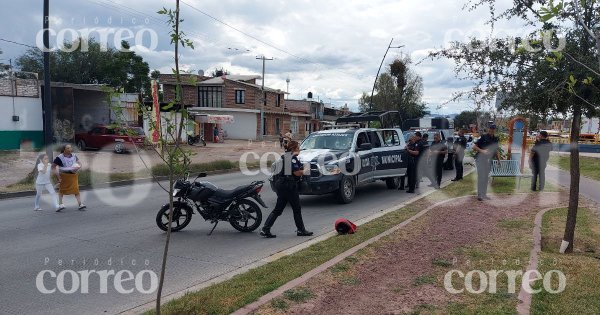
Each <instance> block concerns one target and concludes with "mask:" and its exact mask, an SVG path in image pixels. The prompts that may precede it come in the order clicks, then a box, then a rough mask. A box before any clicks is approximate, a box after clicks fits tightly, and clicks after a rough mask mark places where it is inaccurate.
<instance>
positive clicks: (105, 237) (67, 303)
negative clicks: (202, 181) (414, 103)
mask: <svg viewBox="0 0 600 315" xmlns="http://www.w3.org/2000/svg"><path fill="white" fill-rule="evenodd" d="M453 175H454V171H447V172H446V173H445V175H444V176H445V180H448V179H450V178H452V177H453ZM264 177H265V176H264V175H260V176H255V177H246V176H242V175H241V174H239V173H235V174H226V175H219V176H214V177H211V178H208V179H207V180H210V181H212V182H214V183H215V184H217V185H219V186H220V187H222V188H233V187H235V186H237V185H242V184H247V183H250V182H251V181H252V180H256V179H264ZM426 182H427V180H425V181H424V182H423V183H426ZM422 186H425V185H424V184H422ZM133 189H135V190H137V191H139V192H138V193H135V194H132V195H133V196H134V197H136V198H129V199H128V198H127V196H129V195H130V193H131V192H132V190H133ZM422 191H425V190H423V189H422ZM262 196H263V199H264V200H265V202H266V203H267V205H268V206H269V207H270V209H264V210H263V213H265V217H266V214H268V212H269V211H270V210H271V209H272V207H273V206H274V204H275V199H276V197H275V194H274V193H273V192H272V191H271V189H270V188H269V187H268V185H267V186H265V189H264V190H263V193H262ZM413 196H414V195H412V194H406V193H404V192H403V191H401V192H398V191H391V190H388V189H386V187H385V184H384V183H382V182H378V183H374V184H370V185H368V186H364V187H362V188H360V189H359V190H358V191H357V196H356V199H355V200H354V202H353V203H351V204H349V205H339V204H337V203H336V202H335V201H334V198H331V196H303V197H302V198H301V200H302V207H303V209H302V211H303V215H304V218H305V223H306V226H307V227H308V228H309V229H310V230H312V231H314V232H315V234H316V236H318V235H322V234H324V233H327V232H329V231H331V229H332V225H333V222H334V221H335V219H337V218H338V217H340V216H344V217H347V218H349V219H350V220H357V219H360V218H364V217H366V216H369V215H371V214H374V213H376V212H378V211H380V210H383V209H386V208H389V207H391V206H393V205H396V204H398V203H400V202H402V201H405V200H407V199H409V198H411V197H413ZM83 197H84V200H85V202H86V204H87V205H88V210H87V211H84V212H80V211H77V210H76V209H75V206H76V205H75V201H74V200H73V199H68V197H66V198H67V199H65V200H66V205H67V209H66V210H64V211H63V212H62V213H55V212H54V211H52V210H49V208H50V205H49V203H48V201H49V199H48V197H47V196H45V199H44V204H43V206H45V208H46V209H48V210H46V211H43V212H34V211H33V210H32V209H33V197H27V198H16V199H9V200H2V201H0V282H1V285H0V314H101V313H105V314H114V313H119V312H122V311H125V310H128V309H131V308H133V307H136V306H138V305H141V304H144V303H147V302H150V301H152V300H154V297H155V294H154V293H153V294H143V293H139V292H138V291H134V292H132V293H128V294H122V293H119V292H117V291H116V289H115V286H114V285H113V277H109V278H108V283H107V290H106V293H100V289H101V283H102V281H101V280H100V277H99V276H98V274H91V275H90V276H89V281H88V285H89V293H82V288H81V287H82V286H80V288H79V289H78V290H76V292H75V293H72V294H63V293H59V292H58V291H56V292H54V293H48V294H42V293H41V292H40V291H39V290H38V289H37V288H36V276H38V274H39V273H40V272H41V271H43V270H50V271H53V272H54V273H56V274H59V273H60V272H61V271H63V270H73V271H74V272H78V271H82V270H96V271H102V270H115V272H118V271H121V270H129V271H131V272H132V273H133V275H136V276H138V277H140V279H142V283H141V284H142V286H143V288H145V289H147V288H149V287H150V280H149V279H150V277H149V275H148V274H143V273H140V271H142V270H146V269H149V270H153V271H155V272H156V273H157V274H158V270H159V266H160V261H161V257H162V250H163V243H164V239H165V233H163V232H162V231H160V230H159V229H158V228H157V227H156V225H155V215H156V212H157V209H158V208H159V207H160V206H161V205H162V204H164V203H165V202H166V200H168V198H166V193H165V192H163V191H161V190H160V188H159V187H158V185H157V184H155V183H154V184H153V183H150V184H139V185H136V186H132V187H120V188H112V189H108V188H107V189H97V190H94V191H88V192H84V193H83ZM210 228H211V225H210V224H209V223H207V222H204V221H203V220H202V219H201V218H200V217H199V216H196V217H194V218H193V220H192V222H191V224H190V225H189V226H188V227H187V228H186V229H185V230H184V231H182V232H179V233H174V234H173V237H172V240H171V247H170V251H169V259H168V267H167V270H168V273H167V275H166V282H165V289H164V291H163V292H165V295H166V294H169V293H173V292H177V291H180V290H182V289H185V288H187V287H190V286H193V285H196V284H199V283H202V282H205V281H207V280H209V279H212V278H214V277H216V276H219V275H223V274H226V273H228V272H232V271H234V270H236V269H238V268H240V267H243V266H245V265H248V264H251V263H253V262H256V261H259V260H261V259H263V258H265V257H268V256H270V255H272V254H274V253H277V252H279V251H281V250H284V249H287V248H290V247H292V246H295V245H297V244H299V243H301V242H304V241H306V240H307V238H300V237H297V236H295V232H294V231H295V226H294V223H293V219H292V215H291V211H290V209H287V210H286V211H285V212H284V214H283V216H282V217H280V218H279V220H278V221H277V223H276V224H275V227H274V228H273V232H274V233H275V234H277V238H276V239H269V240H267V239H263V238H260V237H259V236H258V235H257V233H256V232H255V233H239V232H237V231H235V230H234V229H233V228H232V227H231V226H230V225H229V224H227V223H224V222H222V223H220V224H219V226H218V227H217V229H216V230H215V232H214V233H213V235H212V236H207V233H208V231H209V230H210ZM63 274H64V275H65V277H64V279H63V280H64V283H65V284H64V288H65V289H66V290H69V289H72V288H73V280H72V279H73V277H72V275H73V272H67V273H63ZM140 275H141V276H140ZM77 278H78V279H77V280H81V279H82V278H83V277H80V276H77ZM123 278H127V275H125V276H124V277H123ZM58 282H59V281H57V279H54V278H51V277H50V274H46V275H45V280H44V285H45V287H46V288H47V289H48V290H51V289H53V288H57V285H59V284H60V283H58ZM75 283H77V284H79V283H81V281H76V282H75ZM134 283H135V281H134V280H131V281H126V282H124V284H123V287H124V289H131V288H134V287H135V285H134ZM59 288H60V287H59ZM75 289H77V288H75Z"/></svg>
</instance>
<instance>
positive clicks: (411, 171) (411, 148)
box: [406, 132, 423, 194]
mask: <svg viewBox="0 0 600 315" xmlns="http://www.w3.org/2000/svg"><path fill="white" fill-rule="evenodd" d="M417 134H418V132H417V133H415V134H414V135H413V136H412V137H410V139H409V140H408V144H407V145H406V151H407V152H408V165H407V167H406V177H408V190H407V191H406V192H407V193H409V194H414V193H415V187H416V184H417V167H418V164H417V161H418V158H419V154H420V149H422V148H423V147H422V146H421V143H420V138H419V136H418V135H417Z"/></svg>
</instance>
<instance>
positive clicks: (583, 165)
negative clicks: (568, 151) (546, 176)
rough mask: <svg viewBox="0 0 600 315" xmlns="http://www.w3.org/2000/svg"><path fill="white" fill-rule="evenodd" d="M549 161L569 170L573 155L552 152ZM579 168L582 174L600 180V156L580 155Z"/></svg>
mask: <svg viewBox="0 0 600 315" xmlns="http://www.w3.org/2000/svg"><path fill="white" fill-rule="evenodd" d="M548 163H550V164H552V165H554V166H556V167H558V168H560V169H561V170H564V171H567V172H568V171H569V170H570V169H571V157H570V156H569V155H562V154H561V155H558V154H551V155H550V159H549V160H548ZM579 168H580V172H581V175H583V176H585V177H588V178H591V179H595V180H600V158H594V157H589V156H581V155H580V156H579Z"/></svg>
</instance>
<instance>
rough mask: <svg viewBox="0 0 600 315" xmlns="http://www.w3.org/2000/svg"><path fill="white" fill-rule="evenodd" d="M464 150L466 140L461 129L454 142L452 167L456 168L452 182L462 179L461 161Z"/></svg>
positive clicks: (463, 156)
mask: <svg viewBox="0 0 600 315" xmlns="http://www.w3.org/2000/svg"><path fill="white" fill-rule="evenodd" d="M466 148H467V138H466V137H465V130H464V129H461V130H460V131H458V138H456V140H455V141H454V149H455V153H454V156H455V159H454V167H455V168H456V176H455V177H454V179H452V181H453V182H455V181H459V180H461V179H463V159H464V158H465V149H466Z"/></svg>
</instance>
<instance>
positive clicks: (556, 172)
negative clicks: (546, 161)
mask: <svg viewBox="0 0 600 315" xmlns="http://www.w3.org/2000/svg"><path fill="white" fill-rule="evenodd" d="M546 180H548V181H551V182H552V183H554V184H557V185H560V186H562V187H564V188H566V189H567V190H568V189H569V187H570V185H571V175H570V174H569V172H567V171H563V170H561V169H559V168H558V167H555V166H553V165H548V167H547V168H546ZM579 194H581V195H584V196H585V197H587V198H589V199H591V200H593V201H594V202H596V203H598V204H600V181H597V180H593V179H589V178H587V177H585V176H581V177H580V179H579Z"/></svg>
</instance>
